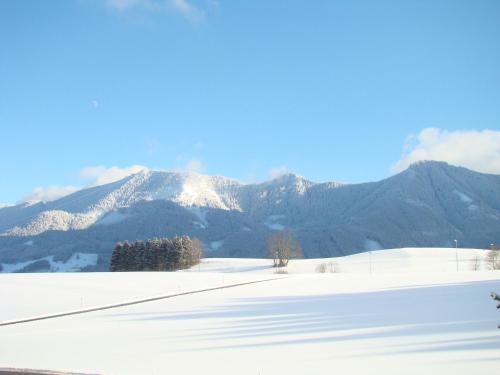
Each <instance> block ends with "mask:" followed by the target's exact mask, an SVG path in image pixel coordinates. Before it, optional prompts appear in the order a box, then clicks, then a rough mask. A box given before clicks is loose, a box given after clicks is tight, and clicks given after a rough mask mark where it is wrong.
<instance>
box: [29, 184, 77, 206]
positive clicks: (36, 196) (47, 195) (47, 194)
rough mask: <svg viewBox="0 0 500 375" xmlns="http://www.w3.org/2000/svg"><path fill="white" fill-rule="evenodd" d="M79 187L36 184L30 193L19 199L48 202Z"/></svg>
mask: <svg viewBox="0 0 500 375" xmlns="http://www.w3.org/2000/svg"><path fill="white" fill-rule="evenodd" d="M79 189H80V188H79V187H76V186H49V187H43V186H38V187H36V188H34V189H33V191H32V192H31V193H29V194H28V195H26V196H25V197H24V198H23V199H22V200H21V202H30V201H35V202H39V201H42V202H50V201H54V200H56V199H59V198H62V197H64V196H66V195H69V194H71V193H74V192H75V191H77V190H79Z"/></svg>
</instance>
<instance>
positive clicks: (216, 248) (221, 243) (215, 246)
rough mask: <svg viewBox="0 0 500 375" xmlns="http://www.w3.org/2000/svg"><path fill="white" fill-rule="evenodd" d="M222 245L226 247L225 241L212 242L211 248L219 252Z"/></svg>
mask: <svg viewBox="0 0 500 375" xmlns="http://www.w3.org/2000/svg"><path fill="white" fill-rule="evenodd" d="M222 245H224V240H220V241H212V242H210V248H211V249H212V250H219V249H220V248H221V247H222Z"/></svg>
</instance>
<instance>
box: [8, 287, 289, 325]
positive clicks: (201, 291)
mask: <svg viewBox="0 0 500 375" xmlns="http://www.w3.org/2000/svg"><path fill="white" fill-rule="evenodd" d="M283 279H284V278H283V277H275V278H272V279H263V280H254V281H246V282H244V283H237V284H229V285H223V286H215V287H212V288H206V289H197V290H190V291H187V292H182V293H175V294H167V295H163V296H157V297H150V298H144V299H139V300H134V301H128V302H122V303H116V304H113V305H105V306H99V307H90V308H87V309H81V310H74V311H68V312H63V313H57V314H50V315H42V316H37V317H32V318H26V319H19V320H10V321H7V322H0V327H4V326H10V325H14V324H22V323H29V322H36V321H38V320H46V319H54V318H61V317H64V316H70V315H78V314H86V313H89V312H93V311H101V310H109V309H115V308H118V307H123V306H131V305H138V304H141V303H146V302H153V301H159V300H162V299H168V298H173V297H180V296H186V295H190V294H197V293H204V292H210V291H212V290H221V289H229V288H235V287H238V286H244V285H251V284H258V283H265V282H268V281H273V280H283Z"/></svg>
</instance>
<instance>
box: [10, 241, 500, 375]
mask: <svg viewBox="0 0 500 375" xmlns="http://www.w3.org/2000/svg"><path fill="white" fill-rule="evenodd" d="M426 252H427V250H425V251H423V252H422V251H420V252H417V251H414V250H413V249H402V250H390V251H385V252H383V251H382V252H374V253H373V254H372V255H373V256H378V257H379V258H381V259H384V264H389V262H388V261H392V263H393V264H395V265H396V268H397V269H402V268H405V267H408V266H409V267H410V268H411V269H412V272H407V273H392V272H390V271H391V270H390V269H386V271H387V272H379V273H377V272H376V273H372V274H370V273H369V272H364V273H362V272H361V271H360V270H358V271H359V272H351V273H337V274H319V273H302V272H308V270H311V268H313V267H314V264H313V263H315V262H316V264H317V263H318V262H321V261H322V260H297V261H294V262H293V264H295V270H296V271H297V272H300V274H293V273H290V274H288V275H276V276H279V279H277V280H274V281H267V282H264V283H260V284H253V285H247V286H241V287H236V288H231V289H222V290H214V291H210V292H205V293H199V294H192V295H185V296H181V297H173V298H171V299H166V300H160V301H155V302H148V303H143V304H138V305H133V306H127V307H121V308H115V309H111V310H104V311H96V312H92V313H87V314H82V315H73V316H68V317H61V318H55V319H50V320H41V321H36V322H30V323H24V324H18V325H11V326H3V327H2V326H0V368H1V367H17V368H19V367H22V368H35V369H51V370H64V371H75V372H85V373H94V374H96V373H98V374H163V373H166V372H175V373H182V374H200V373H217V374H220V375H224V374H235V373H238V374H244V375H246V374H280V373H286V374H292V375H295V374H325V373H330V372H332V371H334V372H336V373H348V374H363V375H365V374H381V373H382V374H401V373H405V374H419V375H420V374H422V373H426V374H493V373H496V369H497V368H498V366H499V364H500V357H499V356H498V351H499V349H500V337H499V335H498V330H497V328H496V325H497V322H498V321H499V320H500V317H499V315H498V312H497V310H496V309H495V304H494V303H493V301H492V300H491V298H490V297H489V293H490V292H491V291H495V290H496V291H500V273H499V272H498V271H476V272H472V271H465V270H464V271H460V272H456V270H453V269H450V270H444V271H441V272H427V271H428V270H429V269H432V268H433V266H434V265H435V264H436V263H440V262H441V261H442V260H448V258H449V256H450V255H452V254H451V252H449V251H447V250H445V249H442V250H440V252H439V253H438V252H437V251H434V250H432V249H430V250H428V252H427V253H426ZM423 253H426V254H423ZM475 253H476V252H474V251H473V250H466V251H464V253H463V254H462V255H465V254H467V255H474V254H475ZM364 260H366V259H364ZM358 261H360V259H356V256H353V257H346V258H345V259H344V263H343V265H344V267H345V268H347V266H348V264H351V265H353V266H355V265H356V264H357V263H358ZM229 262H232V263H231V264H229ZM416 264H419V265H420V266H419V267H415V265H416ZM425 265H427V266H425ZM261 266H264V264H263V263H262V261H260V263H259V261H258V260H235V259H232V260H223V259H220V260H213V261H212V260H210V261H207V262H204V263H203V265H202V266H201V267H200V271H198V270H197V268H196V267H195V268H194V269H193V270H191V272H176V273H131V274H127V273H116V274H111V273H100V274H95V273H93V274H89V273H87V274H84V273H75V274H29V275H26V274H16V275H13V274H3V275H0V299H1V300H2V301H7V302H6V304H3V305H2V306H4V307H6V308H3V309H0V315H1V316H0V321H5V320H7V319H16V318H24V317H27V316H34V315H39V314H47V313H51V312H60V311H66V310H71V309H75V308H78V307H79V305H80V304H81V305H82V306H83V307H88V306H95V305H98V304H109V303H113V302H119V301H120V300H130V299H134V298H141V297H142V298H146V297H149V296H152V295H158V294H162V293H170V292H175V291H176V289H182V290H192V289H196V288H199V286H200V285H203V286H211V285H217V284H219V285H227V284H229V283H232V282H235V281H236V282H238V281H241V280H259V279H263V278H268V277H269V276H270V275H269V274H267V273H268V269H266V268H261V269H256V268H253V269H249V268H248V267H261ZM421 266H422V267H421ZM217 267H218V268H220V269H219V271H220V272H213V271H217V270H216V268H217ZM421 268H424V269H425V272H422V271H418V269H421ZM230 270H232V271H236V272H228V271H230ZM379 270H382V268H381V265H379ZM203 271H205V272H203ZM209 271H211V272H209ZM435 271H436V270H435ZM62 284H63V285H65V288H61V285H62ZM82 296H83V301H82V300H81V297H82Z"/></svg>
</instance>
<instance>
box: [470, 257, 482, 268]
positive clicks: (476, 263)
mask: <svg viewBox="0 0 500 375" xmlns="http://www.w3.org/2000/svg"><path fill="white" fill-rule="evenodd" d="M480 268H481V257H480V256H479V255H476V256H474V257H473V258H472V259H471V260H470V269H471V271H479V269H480Z"/></svg>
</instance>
